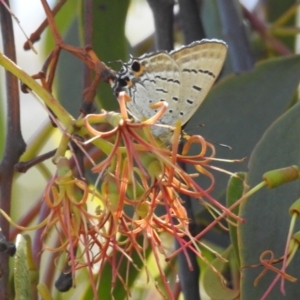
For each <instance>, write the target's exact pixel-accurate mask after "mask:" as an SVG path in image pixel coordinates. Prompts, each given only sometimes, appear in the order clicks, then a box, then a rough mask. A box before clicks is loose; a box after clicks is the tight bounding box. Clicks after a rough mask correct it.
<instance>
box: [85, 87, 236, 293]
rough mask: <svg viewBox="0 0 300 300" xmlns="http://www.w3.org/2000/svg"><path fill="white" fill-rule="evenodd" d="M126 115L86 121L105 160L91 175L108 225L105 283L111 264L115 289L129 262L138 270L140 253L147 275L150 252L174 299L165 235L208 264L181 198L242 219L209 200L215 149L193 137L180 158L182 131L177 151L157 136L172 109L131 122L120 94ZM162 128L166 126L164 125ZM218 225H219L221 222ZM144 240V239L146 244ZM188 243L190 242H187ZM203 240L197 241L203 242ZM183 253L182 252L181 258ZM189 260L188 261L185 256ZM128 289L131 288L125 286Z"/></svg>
mask: <svg viewBox="0 0 300 300" xmlns="http://www.w3.org/2000/svg"><path fill="white" fill-rule="evenodd" d="M119 101H120V108H121V113H120V114H116V113H108V112H105V111H103V112H102V113H101V114H99V115H95V114H94V115H93V114H91V115H88V116H86V117H85V119H84V126H85V128H86V129H87V131H88V133H89V135H90V140H89V141H91V142H93V143H94V145H96V146H97V147H99V149H101V151H103V152H104V153H105V154H106V156H107V157H106V158H104V159H103V160H102V161H100V162H99V163H95V162H94V167H93V168H92V171H93V172H94V173H98V174H99V175H98V180H97V184H98V181H99V182H100V192H99V193H100V196H99V198H100V199H101V201H102V205H101V215H102V218H103V219H105V220H106V222H105V224H103V226H102V227H99V235H100V236H101V238H102V239H101V240H102V251H101V253H99V261H100V262H101V267H100V273H99V276H100V277H101V274H102V271H103V266H104V263H105V261H106V260H108V261H109V263H110V264H111V267H112V270H113V272H112V273H113V283H114V282H115V280H116V278H119V279H120V280H122V282H124V283H125V282H126V280H124V281H123V279H122V278H120V277H121V276H120V274H119V272H118V268H119V266H120V263H121V262H122V261H123V260H124V259H126V260H127V263H128V270H129V267H130V265H132V266H134V267H135V266H136V262H135V261H133V260H132V258H131V257H132V254H133V253H138V256H139V258H140V260H141V261H142V263H143V265H144V267H145V269H146V271H147V266H146V257H145V253H146V249H147V248H148V247H151V250H152V252H153V255H154V257H155V260H156V265H157V268H158V270H159V273H160V276H161V279H162V280H163V283H164V286H165V288H166V291H167V293H168V294H169V296H171V291H170V290H169V287H168V284H167V280H166V278H165V276H164V273H163V269H162V266H161V263H160V261H159V256H161V255H163V256H164V257H165V259H166V260H169V259H170V258H171V257H172V256H174V255H175V252H174V253H173V254H172V253H168V252H167V251H166V249H165V247H164V246H163V242H162V240H161V237H160V236H161V233H168V234H170V235H172V236H173V237H174V238H175V239H177V241H178V242H179V245H180V249H179V251H183V252H184V253H186V249H187V248H190V249H192V251H194V252H195V253H196V254H197V255H198V256H199V257H200V258H201V259H203V260H205V258H204V257H203V256H202V254H201V251H200V250H199V247H198V240H197V239H195V238H194V237H192V236H191V234H190V233H189V230H188V225H189V219H188V217H187V213H186V210H185V208H184V206H183V201H182V199H181V195H188V196H190V197H192V198H194V199H198V200H200V201H201V202H202V203H204V204H205V205H206V206H207V207H210V208H211V209H213V210H214V211H216V212H219V214H220V215H221V214H222V215H223V216H225V217H226V216H230V217H232V218H234V219H235V220H238V221H240V219H239V218H238V217H237V216H236V215H234V214H233V213H232V212H231V211H230V210H228V209H226V208H225V207H224V206H222V205H221V204H220V203H218V202H217V201H216V200H214V199H213V198H212V197H211V196H210V194H209V193H210V192H211V190H212V189H213V187H214V184H215V181H214V177H213V175H212V174H211V173H210V172H209V171H208V169H209V167H210V163H211V161H212V159H213V156H214V154H215V151H214V147H213V146H212V145H211V144H210V143H208V142H206V141H205V140H204V139H203V138H202V137H200V136H192V137H189V139H188V141H187V143H186V144H185V146H184V147H183V151H182V154H178V153H177V152H178V144H179V140H180V135H181V125H180V123H178V124H176V127H175V128H173V129H172V130H173V132H174V133H173V140H172V149H170V148H168V147H166V146H165V145H164V144H163V143H162V142H161V141H160V140H159V139H157V138H156V137H155V136H154V135H153V134H152V128H153V126H160V125H158V124H157V123H158V122H157V121H158V120H159V118H160V117H161V116H162V114H163V113H164V111H165V110H166V109H167V104H166V103H164V102H160V103H158V104H155V105H153V107H154V108H156V109H157V108H160V109H159V111H158V112H157V114H156V115H155V116H154V117H152V118H151V119H148V120H145V121H142V122H140V123H136V122H133V121H132V120H131V119H129V118H128V115H127V112H126V107H125V102H126V101H128V96H127V95H126V94H124V93H120V96H119ZM100 123H109V124H111V126H112V129H111V130H109V131H106V132H101V131H99V130H97V129H96V125H97V124H100ZM162 126H163V125H162ZM192 144H198V145H199V146H200V149H201V150H200V153H199V154H198V155H193V156H191V155H188V152H189V149H190V147H191V145H192ZM182 163H185V164H190V165H192V166H194V167H195V169H196V171H197V172H198V174H200V175H204V176H206V177H208V178H209V179H210V181H211V184H210V186H209V187H207V188H206V189H203V188H201V187H200V186H199V185H198V184H197V183H196V182H195V181H194V179H193V177H194V176H192V175H190V174H188V173H186V172H185V171H184V170H183V169H182V168H181V167H180V165H181V164H182ZM216 223H217V222H216ZM141 237H142V239H141ZM184 237H189V239H190V240H189V241H188V242H187V241H186V239H185V238H184ZM199 237H200V236H198V238H199ZM176 253H178V251H177V252H176ZM186 257H187V259H188V256H187V255H186ZM124 286H125V287H126V285H125V284H124Z"/></svg>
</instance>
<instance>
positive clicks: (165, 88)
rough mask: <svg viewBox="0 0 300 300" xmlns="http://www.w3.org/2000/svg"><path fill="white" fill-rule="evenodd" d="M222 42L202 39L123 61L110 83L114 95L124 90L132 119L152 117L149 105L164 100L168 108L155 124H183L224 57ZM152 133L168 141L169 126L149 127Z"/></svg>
mask: <svg viewBox="0 0 300 300" xmlns="http://www.w3.org/2000/svg"><path fill="white" fill-rule="evenodd" d="M226 53H227V45H226V43H225V42H223V41H220V40H216V39H212V40H208V39H204V40H201V41H196V42H193V43H191V44H189V45H187V46H182V47H181V48H179V49H178V50H174V51H171V52H169V53H168V52H165V51H158V52H153V53H146V54H144V55H143V56H141V57H138V58H135V57H131V59H130V60H129V61H128V62H127V63H124V64H123V66H122V68H121V70H120V71H119V72H118V73H117V75H116V79H115V82H114V85H113V90H114V92H115V94H118V93H119V92H120V91H125V92H126V93H127V94H128V95H129V96H130V97H131V101H129V102H127V103H126V106H127V110H128V112H129V113H130V115H131V116H132V117H133V118H134V119H135V120H136V121H142V120H144V119H149V118H151V117H153V116H154V115H155V114H156V113H157V110H156V109H153V108H151V107H150V106H149V105H151V104H154V103H156V102H158V101H166V102H167V103H168V108H167V110H166V112H165V113H164V115H163V116H162V117H161V118H160V119H159V120H158V122H157V123H158V124H164V125H169V126H171V127H172V126H174V125H175V123H176V122H177V121H178V120H179V121H180V122H181V125H184V124H185V123H186V122H187V121H188V120H189V119H190V118H191V117H192V115H193V114H194V113H195V112H196V110H197V109H198V108H199V106H200V105H201V103H202V102H203V100H204V98H205V97H206V95H207V93H208V91H209V90H210V88H211V86H212V85H213V83H214V82H215V80H216V79H217V77H218V75H219V73H220V71H221V69H222V67H223V64H224V60H225V58H226ZM152 132H153V134H154V135H155V136H157V137H158V138H160V139H161V140H163V141H169V140H170V138H171V136H172V133H171V131H170V129H169V128H166V127H162V126H153V129H152Z"/></svg>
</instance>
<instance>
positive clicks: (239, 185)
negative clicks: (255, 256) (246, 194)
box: [226, 172, 246, 265]
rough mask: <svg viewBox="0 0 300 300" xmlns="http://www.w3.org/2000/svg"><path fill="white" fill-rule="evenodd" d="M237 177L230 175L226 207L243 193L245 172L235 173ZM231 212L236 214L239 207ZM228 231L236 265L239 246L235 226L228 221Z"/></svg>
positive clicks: (238, 259)
mask: <svg viewBox="0 0 300 300" xmlns="http://www.w3.org/2000/svg"><path fill="white" fill-rule="evenodd" d="M235 175H236V176H238V177H234V176H232V177H231V178H230V180H229V182H228V187H227V195H226V204H227V207H230V206H231V205H233V204H234V203H235V202H236V201H237V200H238V199H240V198H241V197H242V195H243V191H244V180H245V175H246V174H245V173H241V172H240V173H236V174H235ZM232 212H233V213H235V214H236V215H238V214H239V207H238V206H237V207H236V208H234V209H233V210H232ZM230 219H231V221H232V222H236V221H235V220H233V219H232V218H230ZM229 233H230V239H231V242H232V245H233V251H234V253H235V255H236V259H237V261H238V265H240V258H239V247H238V238H237V226H233V225H232V224H231V223H229Z"/></svg>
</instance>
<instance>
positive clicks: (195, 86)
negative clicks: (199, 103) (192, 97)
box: [193, 85, 202, 92]
mask: <svg viewBox="0 0 300 300" xmlns="http://www.w3.org/2000/svg"><path fill="white" fill-rule="evenodd" d="M193 89H194V90H196V91H198V92H200V91H201V90H202V89H201V87H200V86H197V85H193Z"/></svg>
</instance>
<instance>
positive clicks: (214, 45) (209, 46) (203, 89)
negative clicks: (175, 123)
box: [170, 40, 227, 124]
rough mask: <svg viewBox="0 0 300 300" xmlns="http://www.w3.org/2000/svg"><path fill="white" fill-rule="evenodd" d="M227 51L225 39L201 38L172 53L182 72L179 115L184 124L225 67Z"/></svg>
mask: <svg viewBox="0 0 300 300" xmlns="http://www.w3.org/2000/svg"><path fill="white" fill-rule="evenodd" d="M226 52H227V46H226V44H225V43H223V42H221V41H216V40H202V41H200V42H194V43H192V44H190V45H189V46H186V47H183V48H181V49H179V50H176V51H173V52H171V53H170V55H171V56H172V57H173V58H174V60H175V61H176V63H177V65H178V67H179V69H180V74H181V77H180V82H181V89H180V106H179V112H178V119H180V120H181V122H182V124H185V123H186V122H187V121H188V120H189V119H190V118H191V117H192V115H193V114H194V113H195V111H196V110H197V108H198V107H199V106H200V105H201V103H202V102H203V100H204V98H205V97H206V95H207V93H208V91H209V90H210V88H211V87H212V85H213V83H214V81H215V80H216V79H217V77H218V75H219V73H220V71H221V69H222V67H223V62H224V60H225V57H226Z"/></svg>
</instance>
